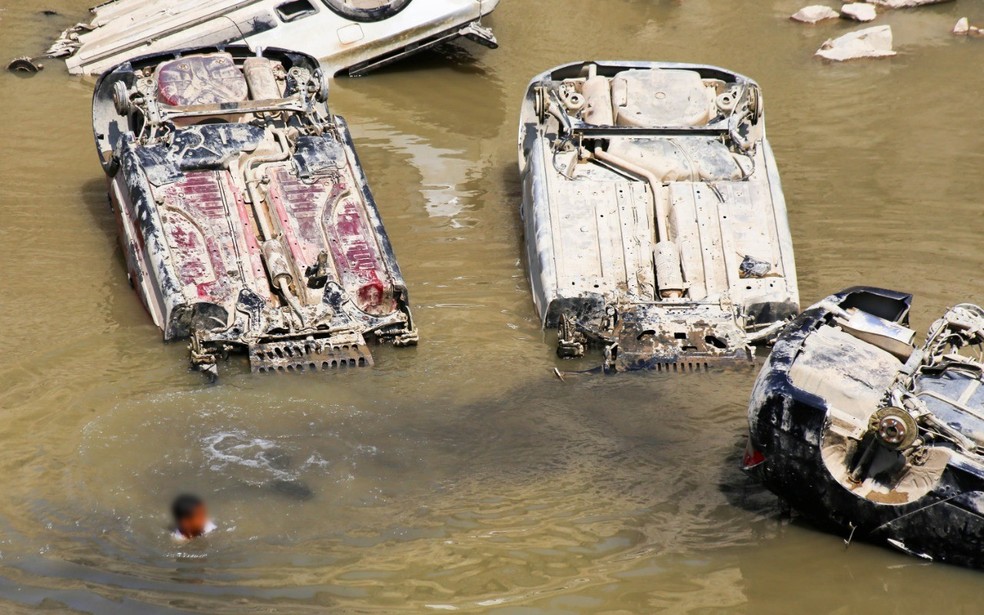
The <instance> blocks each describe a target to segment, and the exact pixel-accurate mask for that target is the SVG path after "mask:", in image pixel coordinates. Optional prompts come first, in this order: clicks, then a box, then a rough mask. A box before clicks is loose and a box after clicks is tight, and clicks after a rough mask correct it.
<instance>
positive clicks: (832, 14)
mask: <svg viewBox="0 0 984 615" xmlns="http://www.w3.org/2000/svg"><path fill="white" fill-rule="evenodd" d="M838 17H840V13H838V12H837V11H835V10H834V9H832V8H830V7H829V6H823V5H822V4H814V5H812V6H808V7H805V8H802V9H800V10H798V11H796V12H795V13H793V15H792V16H790V19H792V20H793V21H799V22H802V23H808V24H815V23H817V22H820V21H823V20H825V19H837V18H838Z"/></svg>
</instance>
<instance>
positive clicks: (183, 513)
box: [171, 494, 205, 521]
mask: <svg viewBox="0 0 984 615" xmlns="http://www.w3.org/2000/svg"><path fill="white" fill-rule="evenodd" d="M203 504H205V502H203V501H202V499H201V498H200V497H198V496H197V495H190V494H184V495H179V496H178V497H176V498H174V502H173V503H172V504H171V514H172V515H174V520H175V521H180V520H182V519H187V518H188V517H190V516H191V515H192V514H193V513H194V512H195V509H196V508H198V507H199V506H202V505H203Z"/></svg>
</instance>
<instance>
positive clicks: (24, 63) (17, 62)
mask: <svg viewBox="0 0 984 615" xmlns="http://www.w3.org/2000/svg"><path fill="white" fill-rule="evenodd" d="M7 70H9V71H10V72H12V73H30V74H34V73H37V72H40V71H42V70H44V64H41V63H39V62H37V61H36V60H34V58H30V57H28V56H22V57H19V58H14V59H13V60H11V61H10V62H9V63H8V64H7Z"/></svg>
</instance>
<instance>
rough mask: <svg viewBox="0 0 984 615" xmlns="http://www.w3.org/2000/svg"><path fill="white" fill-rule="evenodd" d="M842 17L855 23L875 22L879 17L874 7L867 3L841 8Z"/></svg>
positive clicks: (854, 3) (856, 3) (852, 4)
mask: <svg viewBox="0 0 984 615" xmlns="http://www.w3.org/2000/svg"><path fill="white" fill-rule="evenodd" d="M840 12H841V17H843V18H844V19H853V20H854V21H874V20H875V17H877V16H878V12H877V11H876V10H875V7H874V5H872V4H868V3H866V2H852V3H850V4H845V5H844V6H842V7H841V11H840Z"/></svg>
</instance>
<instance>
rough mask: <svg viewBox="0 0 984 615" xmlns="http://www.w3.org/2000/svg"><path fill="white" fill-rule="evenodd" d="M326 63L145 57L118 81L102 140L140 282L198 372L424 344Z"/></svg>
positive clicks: (243, 51) (325, 363) (224, 55)
mask: <svg viewBox="0 0 984 615" xmlns="http://www.w3.org/2000/svg"><path fill="white" fill-rule="evenodd" d="M327 87H328V86H327V81H326V80H325V78H324V76H323V75H322V73H321V70H320V68H319V66H318V62H317V60H315V59H314V58H312V57H310V56H308V55H304V54H300V53H295V52H290V51H283V50H272V49H271V50H266V52H265V54H264V55H263V56H256V55H254V54H253V53H252V52H251V51H250V50H249V49H247V48H245V47H235V46H234V47H228V48H224V49H200V50H189V51H183V52H171V53H167V54H160V55H153V56H147V57H143V58H139V59H135V60H132V61H129V62H125V63H123V64H121V65H119V66H117V67H116V68H114V69H112V70H110V71H108V72H107V73H105V74H104V75H103V76H102V77H101V78H100V80H99V82H98V83H97V85H96V90H95V95H94V99H93V129H94V133H95V139H96V147H97V149H98V153H99V156H100V159H101V161H102V165H103V169H104V170H105V171H106V173H107V175H108V176H109V182H110V199H111V202H112V206H113V209H114V212H115V214H116V218H117V222H118V225H119V237H120V242H121V245H122V247H123V252H124V255H125V259H126V266H127V271H128V276H129V279H130V282H131V284H132V285H133V287H134V288H135V289H136V291H137V293H138V294H139V295H140V298H141V300H142V301H143V303H144V305H145V306H146V308H147V311H148V312H149V313H150V315H151V317H152V318H153V320H154V323H155V324H156V325H157V326H158V327H160V329H161V330H162V331H163V333H164V339H165V340H176V339H181V338H190V339H191V345H190V347H191V359H192V363H193V365H194V366H195V367H197V368H198V369H200V370H203V371H205V372H207V373H210V374H213V375H214V374H215V373H216V372H217V363H218V360H219V359H221V358H223V357H225V356H226V355H227V353H229V352H230V351H245V352H247V353H248V355H249V361H250V364H251V366H252V369H253V370H254V371H259V372H265V371H309V370H320V369H331V368H335V367H343V366H361V365H371V364H372V363H373V359H372V355H371V354H370V352H369V350H368V348H367V345H366V339H365V337H366V336H367V335H370V334H371V335H372V336H373V337H374V338H375V339H377V340H380V341H385V342H391V343H393V344H394V345H396V346H407V345H412V344H415V343H416V341H417V332H416V330H415V328H414V325H413V320H412V318H411V315H410V310H409V305H408V297H407V289H406V285H405V283H404V281H403V277H402V275H401V273H400V268H399V266H398V265H397V262H396V259H395V257H394V255H393V249H392V247H391V246H390V242H389V239H388V237H387V235H386V231H385V230H384V229H383V225H382V221H381V220H380V216H379V211H378V209H377V208H376V204H375V202H374V200H373V197H372V194H371V193H370V191H369V187H368V185H367V182H366V177H365V175H364V173H363V171H362V168H361V167H360V165H359V160H358V158H357V156H356V153H355V149H354V146H353V144H352V138H351V136H350V134H349V130H348V127H347V126H346V124H345V122H344V120H343V119H342V118H340V117H338V116H335V115H332V114H331V113H330V112H329V110H328V107H327V105H326V99H327V93H328V90H327Z"/></svg>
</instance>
